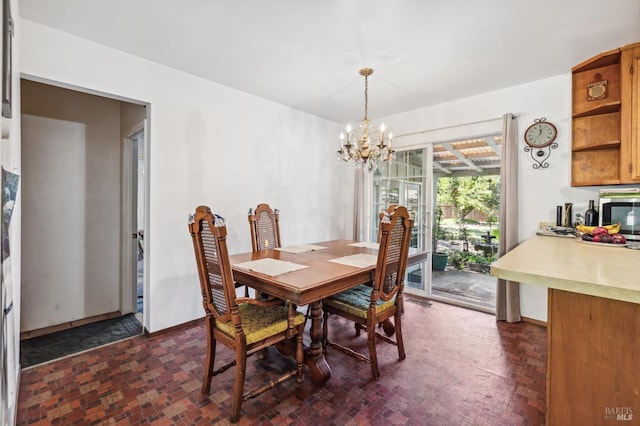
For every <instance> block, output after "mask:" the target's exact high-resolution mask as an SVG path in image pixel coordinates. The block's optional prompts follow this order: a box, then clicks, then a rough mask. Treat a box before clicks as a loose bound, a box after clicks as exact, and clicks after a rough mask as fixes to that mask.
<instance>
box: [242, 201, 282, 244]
mask: <svg viewBox="0 0 640 426" xmlns="http://www.w3.org/2000/svg"><path fill="white" fill-rule="evenodd" d="M248 219H249V225H250V228H251V249H252V250H253V251H259V250H265V249H272V248H278V247H280V212H279V211H278V209H276V210H272V209H271V207H269V205H268V204H264V203H262V204H258V206H257V207H256V209H255V210H253V209H249V215H248Z"/></svg>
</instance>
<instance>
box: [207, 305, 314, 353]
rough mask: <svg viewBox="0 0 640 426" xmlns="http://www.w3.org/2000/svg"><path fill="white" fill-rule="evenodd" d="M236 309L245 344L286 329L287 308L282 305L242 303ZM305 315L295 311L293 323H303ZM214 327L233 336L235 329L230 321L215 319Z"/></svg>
mask: <svg viewBox="0 0 640 426" xmlns="http://www.w3.org/2000/svg"><path fill="white" fill-rule="evenodd" d="M238 310H239V311H240V315H241V316H242V329H243V330H244V334H245V336H246V337H247V344H248V345H249V344H251V343H255V342H259V341H260V340H263V339H266V338H267V337H269V336H273V335H275V334H278V333H281V332H283V331H285V330H286V329H287V327H288V326H289V324H288V321H287V319H288V316H289V308H287V307H286V306H284V305H278V306H271V307H267V308H265V307H264V306H257V305H252V304H249V303H242V304H240V305H238ZM304 320H305V316H304V314H302V313H300V312H295V314H294V318H293V323H294V324H295V325H300V324H302V323H304ZM216 327H217V328H218V329H220V330H221V331H223V332H224V333H226V334H228V335H229V336H232V337H234V336H235V334H236V333H235V329H234V327H233V323H232V322H231V321H229V322H226V323H222V322H220V321H216Z"/></svg>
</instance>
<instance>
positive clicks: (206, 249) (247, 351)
mask: <svg viewBox="0 0 640 426" xmlns="http://www.w3.org/2000/svg"><path fill="white" fill-rule="evenodd" d="M189 222H190V223H189V232H190V233H191V237H192V239H193V249H194V252H195V257H196V264H197V267H198V276H199V278H200V289H201V292H202V305H203V307H204V312H205V322H206V327H207V354H206V358H205V364H204V378H203V382H202V388H201V392H202V393H209V391H210V390H211V380H212V378H213V376H216V375H218V374H220V373H222V372H224V371H226V370H227V369H228V368H230V367H232V366H233V365H235V366H236V367H235V372H236V374H235V382H234V385H233V399H232V408H231V415H230V420H231V422H232V423H235V422H237V421H238V419H239V418H240V407H241V405H242V403H243V402H244V401H246V400H248V399H250V398H254V397H256V396H258V395H260V394H261V393H263V392H265V391H266V390H269V389H271V388H273V387H274V386H276V385H278V384H280V383H283V382H285V381H286V380H288V379H291V378H293V377H296V379H297V381H298V383H302V380H303V375H304V355H303V347H302V334H303V331H304V323H305V317H304V315H303V314H301V313H298V312H296V311H295V306H294V305H293V304H287V305H283V304H282V301H281V300H279V299H275V300H271V301H264V300H258V299H254V298H249V297H236V292H235V286H234V281H233V276H232V271H231V265H230V263H229V254H228V252H227V243H226V237H227V228H226V226H225V224H224V219H222V218H221V217H220V216H218V215H215V214H213V213H212V212H211V210H210V209H209V207H207V206H199V207H198V208H197V209H196V211H195V214H194V215H193V217H192V218H190V221H189ZM289 339H293V341H294V342H295V344H294V345H292V346H293V347H295V359H296V364H297V365H296V368H295V369H294V370H291V371H287V372H285V373H284V374H281V375H280V376H278V377H276V378H274V379H272V380H269V381H268V382H266V383H264V384H263V385H262V386H260V387H258V388H256V389H254V390H252V391H251V392H246V393H245V392H244V382H245V376H246V364H247V357H249V356H251V355H253V354H254V353H256V352H258V351H261V350H263V349H266V348H267V347H269V346H273V345H275V344H278V343H281V342H284V341H288V340H289ZM216 342H220V343H222V344H223V345H224V346H227V347H228V348H230V349H231V350H233V351H234V352H235V359H234V360H233V361H232V362H230V363H228V364H226V365H224V366H221V367H220V368H218V369H217V370H214V360H215V355H216Z"/></svg>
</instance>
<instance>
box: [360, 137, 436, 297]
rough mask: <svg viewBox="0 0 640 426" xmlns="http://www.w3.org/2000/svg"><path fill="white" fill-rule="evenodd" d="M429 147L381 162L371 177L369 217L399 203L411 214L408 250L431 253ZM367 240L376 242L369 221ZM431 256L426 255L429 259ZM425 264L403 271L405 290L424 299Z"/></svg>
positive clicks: (426, 287) (375, 232)
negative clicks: (371, 188) (370, 209)
mask: <svg viewBox="0 0 640 426" xmlns="http://www.w3.org/2000/svg"><path fill="white" fill-rule="evenodd" d="M432 150H433V149H432V146H431V145H428V146H427V147H425V148H420V149H414V150H407V151H402V152H397V153H396V159H395V160H391V161H389V162H385V163H381V164H380V168H379V170H378V171H376V172H375V173H374V175H373V192H372V200H373V205H372V209H373V210H372V215H371V217H372V218H377V217H378V213H379V212H380V211H381V210H384V209H386V208H387V207H389V206H390V205H392V204H400V205H403V206H406V207H407V208H408V209H411V210H413V211H414V213H415V217H416V219H415V223H414V227H413V230H412V232H411V247H412V248H415V249H417V250H427V251H429V252H430V251H431V240H432V239H431V230H432V226H431V220H432V214H431V211H432V208H431V205H432V199H433V195H432V194H433V187H432V182H433V178H432V175H433V173H432V166H431V165H432V161H433V160H432ZM372 224H373V227H372V234H371V241H377V235H378V229H377V227H378V223H377V221H376V220H374V221H372ZM430 258H431V256H429V259H430ZM430 286H431V264H430V262H429V261H426V262H423V263H420V264H418V265H413V266H410V267H409V268H408V269H407V278H406V285H405V291H406V292H407V293H413V294H418V295H421V296H428V295H429V293H430V291H431V288H430Z"/></svg>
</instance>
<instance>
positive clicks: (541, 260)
mask: <svg viewBox="0 0 640 426" xmlns="http://www.w3.org/2000/svg"><path fill="white" fill-rule="evenodd" d="M491 274H492V275H494V276H496V277H498V278H504V279H507V280H510V281H517V282H523V283H527V284H538V285H542V286H545V287H549V288H555V289H559V290H566V291H571V292H574V293H582V294H588V295H591V296H598V297H606V298H609V299H614V300H621V301H624V302H632V303H639V304H640V250H630V249H627V248H624V247H603V246H599V245H595V244H587V243H584V242H582V241H580V240H578V239H573V238H560V237H547V236H542V235H534V236H533V237H531V238H529V239H528V240H526V241H524V242H523V243H521V244H520V245H519V246H517V247H516V248H514V249H513V250H511V251H510V252H509V253H507V254H506V255H505V256H503V257H501V258H500V259H498V260H497V261H495V262H494V263H493V264H492V265H491ZM638 409H639V410H640V407H638ZM639 414H640V413H639Z"/></svg>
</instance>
